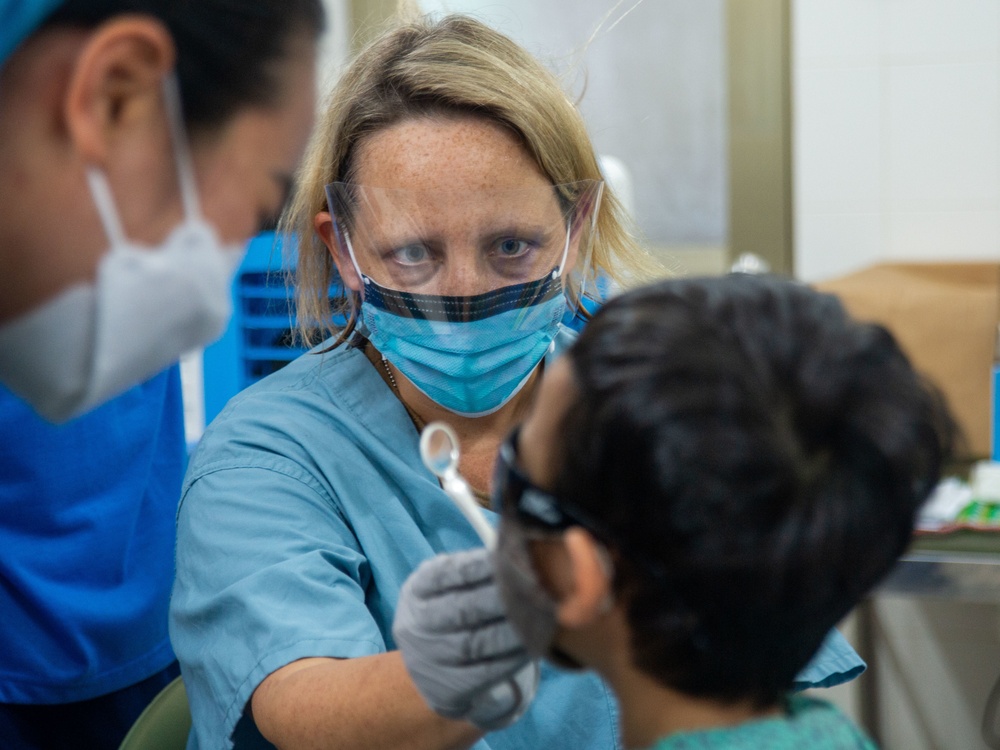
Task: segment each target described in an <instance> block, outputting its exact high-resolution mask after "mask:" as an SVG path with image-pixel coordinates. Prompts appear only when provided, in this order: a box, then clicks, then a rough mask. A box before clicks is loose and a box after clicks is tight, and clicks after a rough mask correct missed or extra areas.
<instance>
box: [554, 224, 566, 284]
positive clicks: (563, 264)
mask: <svg viewBox="0 0 1000 750" xmlns="http://www.w3.org/2000/svg"><path fill="white" fill-rule="evenodd" d="M569 232H570V220H569V219H566V244H565V246H564V247H563V254H562V259H561V260H560V261H559V267H558V268H557V269H556V270H555V271H553V273H552V278H553V279H558V278H559V277H560V276H562V274H563V271H564V270H565V268H566V258H567V257H568V256H569Z"/></svg>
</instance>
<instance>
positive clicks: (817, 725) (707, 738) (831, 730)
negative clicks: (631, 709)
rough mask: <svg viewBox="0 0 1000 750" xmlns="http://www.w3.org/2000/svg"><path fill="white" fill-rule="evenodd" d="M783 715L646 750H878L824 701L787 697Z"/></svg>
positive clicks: (667, 740) (687, 735) (683, 736)
mask: <svg viewBox="0 0 1000 750" xmlns="http://www.w3.org/2000/svg"><path fill="white" fill-rule="evenodd" d="M785 705H786V713H785V715H784V716H775V717H773V718H767V719H758V720H755V721H748V722H744V723H743V724H739V725H737V726H732V727H724V728H719V729H708V730H703V731H698V732H682V733H678V734H671V735H669V736H667V737H664V738H663V739H661V740H660V741H659V742H657V743H656V744H655V745H653V746H652V747H651V748H649V750H802V748H809V750H877V748H876V746H875V743H874V742H872V741H871V740H870V739H869V738H868V737H867V736H865V734H864V732H862V731H861V730H860V729H859V728H858V727H857V726H855V724H854V723H853V722H852V721H851V720H850V719H848V718H847V717H846V716H844V715H843V714H842V713H841V712H840V711H838V710H837V709H836V708H835V707H834V706H833V705H832V704H830V703H827V702H826V701H821V700H816V699H814V698H807V697H805V696H802V695H793V696H790V697H789V698H788V699H787V701H786V704H785Z"/></svg>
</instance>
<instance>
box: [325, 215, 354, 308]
mask: <svg viewBox="0 0 1000 750" xmlns="http://www.w3.org/2000/svg"><path fill="white" fill-rule="evenodd" d="M313 229H315V230H316V234H317V235H318V236H319V238H320V239H321V240H323V244H324V245H326V248H327V250H329V251H330V257H332V258H333V264H334V265H335V266H336V267H337V273H339V274H340V278H341V280H343V282H344V286H346V287H347V288H348V289H350V290H351V291H352V292H360V291H361V277H360V276H358V271H357V269H356V268H355V267H354V263H353V262H352V261H351V256H350V255H349V254H348V251H347V248H346V247H345V246H344V243H343V241H342V239H343V238H342V236H341V235H340V233H339V232H338V231H337V229H336V227H335V225H334V221H333V216H331V215H330V212H329V211H320V212H319V213H318V214H316V216H315V218H314V219H313Z"/></svg>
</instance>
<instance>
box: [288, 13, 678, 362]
mask: <svg viewBox="0 0 1000 750" xmlns="http://www.w3.org/2000/svg"><path fill="white" fill-rule="evenodd" d="M407 16H408V17H407V18H406V19H405V20H398V21H397V23H396V25H394V26H393V27H392V28H390V29H389V30H388V31H386V32H385V33H384V34H383V35H382V36H380V37H379V38H377V39H375V40H374V41H373V42H371V43H370V44H369V45H368V46H367V47H365V48H364V49H363V50H362V51H361V53H360V54H359V55H358V56H357V58H356V59H355V60H354V61H353V63H352V64H351V65H350V66H349V68H348V69H347V71H346V72H345V73H344V75H343V77H342V78H341V79H340V81H339V82H338V83H337V85H336V87H335V88H334V90H333V92H332V93H331V95H330V98H329V101H328V104H327V108H326V112H325V113H324V114H323V115H322V116H321V118H320V121H319V123H318V125H317V128H316V130H315V132H314V133H313V137H312V140H311V142H310V145H309V147H308V149H307V151H306V156H305V159H304V161H303V165H302V168H301V170H300V173H299V179H298V186H297V189H296V192H295V195H294V197H293V199H292V202H291V203H290V204H289V207H288V209H287V210H286V212H285V215H284V216H283V218H282V223H281V227H280V228H281V231H282V232H284V233H290V234H293V235H295V236H296V237H297V243H298V245H297V250H298V259H297V270H296V305H297V313H298V322H299V334H300V335H301V336H302V337H303V339H304V340H305V341H306V342H307V343H310V344H311V343H315V342H316V341H317V340H318V339H320V338H322V337H326V336H327V335H330V334H333V333H336V332H337V328H336V326H335V325H334V324H333V323H332V320H331V318H332V315H333V314H334V313H346V314H348V315H349V321H348V324H347V326H346V328H345V329H344V330H342V331H341V339H340V340H343V339H344V338H346V337H347V336H348V335H349V334H350V333H351V331H352V330H353V328H354V322H355V320H356V317H357V311H358V299H357V298H356V296H355V295H353V294H348V293H347V292H346V290H345V293H344V295H343V296H342V297H341V298H340V299H336V300H333V301H331V300H330V297H329V287H330V284H331V282H332V281H333V280H334V279H335V278H336V267H335V266H334V264H333V259H332V258H331V256H330V252H329V250H328V249H327V247H326V245H324V243H323V241H322V239H321V238H320V237H318V236H317V235H316V233H315V231H314V229H313V220H314V217H315V216H316V214H317V213H319V212H321V211H326V210H327V200H326V192H325V186H326V185H327V184H329V183H331V182H349V181H350V179H351V176H352V171H353V170H354V168H355V167H356V164H355V163H354V157H355V155H356V153H357V150H358V146H359V144H360V143H362V142H363V141H364V140H365V139H366V138H368V137H370V136H371V135H373V134H374V133H376V132H378V131H380V130H382V129H384V128H387V127H389V126H391V125H394V124H396V123H398V122H400V121H402V120H405V119H407V118H414V117H433V116H450V115H452V116H453V115H468V116H474V117H482V118H485V119H487V120H490V121H492V122H495V123H499V124H501V125H503V126H505V127H507V128H509V129H510V130H512V131H513V132H515V133H516V134H517V135H518V136H519V138H520V139H521V141H522V142H523V144H524V147H525V149H526V150H527V151H528V153H530V154H531V156H532V157H533V158H534V159H535V161H536V162H537V164H538V166H539V167H540V168H541V169H542V171H543V172H544V173H545V174H546V175H547V176H548V177H549V179H550V180H551V181H552V184H553V185H561V184H564V183H574V182H579V181H581V180H600V179H602V177H601V172H600V168H599V167H598V164H597V159H596V157H595V156H594V150H593V147H592V145H591V143H590V138H589V137H588V135H587V131H586V128H585V126H584V123H583V118H582V117H581V116H580V113H579V112H578V111H577V108H576V107H575V106H574V105H573V103H572V102H571V101H570V100H569V98H568V97H567V96H566V94H565V93H564V92H563V90H562V88H561V87H560V85H559V83H558V81H557V80H556V78H555V76H553V75H552V74H551V73H550V72H549V71H547V70H546V69H545V68H544V67H543V66H542V65H541V64H540V63H539V62H538V61H537V60H536V59H535V58H533V57H532V56H531V55H530V54H529V53H528V52H526V51H525V50H524V49H522V48H521V47H520V46H518V45H517V44H516V43H514V42H513V41H512V40H510V39H509V38H507V37H506V36H504V35H503V34H500V33H499V32H497V31H495V30H493V29H491V28H490V27H488V26H486V25H485V24H483V23H481V22H479V21H477V20H475V19H473V18H470V17H468V16H462V15H451V16H446V17H445V18H442V19H441V20H440V21H437V22H432V21H429V20H427V19H426V18H424V17H414V16H413V15H412V14H407ZM591 259H592V261H591V264H592V266H593V269H592V270H593V271H594V272H595V273H598V274H603V275H606V276H607V277H609V278H610V279H611V280H612V281H613V282H615V283H616V284H618V285H619V286H630V285H631V284H633V283H636V282H640V281H645V280H648V279H650V278H652V277H653V276H655V275H657V274H662V268H661V267H660V266H659V264H657V263H656V262H655V261H654V260H653V259H652V258H651V257H650V256H649V255H648V253H646V252H645V250H643V249H642V248H641V247H640V245H639V243H638V242H637V239H636V236H635V233H634V232H633V231H632V229H631V220H630V218H629V217H628V216H627V215H626V212H625V211H624V209H623V207H622V205H621V203H619V201H618V200H617V199H616V198H615V196H614V195H613V194H612V193H611V191H610V190H608V189H607V187H605V190H604V195H603V198H602V200H601V204H600V207H599V211H598V215H597V217H596V223H595V235H594V240H593V247H592V255H591Z"/></svg>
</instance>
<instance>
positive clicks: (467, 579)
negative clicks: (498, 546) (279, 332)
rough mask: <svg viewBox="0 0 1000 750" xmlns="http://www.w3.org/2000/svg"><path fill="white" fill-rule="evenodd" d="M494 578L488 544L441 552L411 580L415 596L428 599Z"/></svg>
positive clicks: (424, 563)
mask: <svg viewBox="0 0 1000 750" xmlns="http://www.w3.org/2000/svg"><path fill="white" fill-rule="evenodd" d="M492 579H493V562H492V560H491V558H490V553H489V550H487V549H486V548H485V547H483V548H480V549H474V550H468V551H465V552H453V553H451V554H447V555H438V556H436V557H432V558H431V559H430V560H425V561H424V562H422V563H421V564H420V566H419V567H418V568H417V569H416V570H415V571H414V572H413V574H412V575H411V576H410V577H409V579H407V581H406V585H407V586H409V587H410V589H411V590H412V593H413V595H414V596H417V597H419V598H421V599H425V598H428V597H432V596H440V595H442V594H443V593H445V592H447V591H451V590H455V589H468V588H475V587H476V586H482V585H487V584H489V583H490V582H491V581H492Z"/></svg>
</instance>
